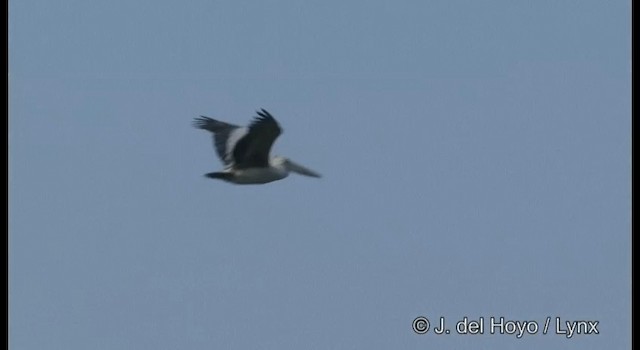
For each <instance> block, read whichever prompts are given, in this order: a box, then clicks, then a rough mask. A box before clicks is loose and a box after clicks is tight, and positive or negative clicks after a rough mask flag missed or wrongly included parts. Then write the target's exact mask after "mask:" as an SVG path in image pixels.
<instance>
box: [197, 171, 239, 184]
mask: <svg viewBox="0 0 640 350" xmlns="http://www.w3.org/2000/svg"><path fill="white" fill-rule="evenodd" d="M204 176H206V177H208V178H210V179H220V180H224V181H229V182H232V180H233V173H228V172H220V171H217V172H214V173H207V174H204Z"/></svg>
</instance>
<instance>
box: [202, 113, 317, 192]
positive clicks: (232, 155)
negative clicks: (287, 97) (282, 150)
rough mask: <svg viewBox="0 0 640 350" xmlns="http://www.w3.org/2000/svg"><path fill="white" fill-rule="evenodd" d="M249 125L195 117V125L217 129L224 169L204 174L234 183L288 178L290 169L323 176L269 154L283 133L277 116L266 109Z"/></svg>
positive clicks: (215, 142) (215, 139)
mask: <svg viewBox="0 0 640 350" xmlns="http://www.w3.org/2000/svg"><path fill="white" fill-rule="evenodd" d="M257 113H258V116H257V117H255V119H254V120H253V121H252V122H251V124H249V126H248V127H239V126H237V125H233V124H229V123H225V122H221V121H218V120H215V119H212V118H209V117H205V116H200V117H199V118H195V120H194V121H193V126H194V127H196V128H198V129H203V130H207V131H210V132H211V133H213V145H214V148H215V149H216V152H217V153H218V156H219V157H220V159H221V160H222V163H224V166H225V168H224V170H223V171H218V172H213V173H208V174H205V175H204V176H206V177H208V178H211V179H221V180H224V181H227V182H231V183H234V184H265V183H268V182H272V181H276V180H281V179H284V178H285V177H287V176H288V175H289V172H290V171H293V172H296V173H298V174H302V175H306V176H311V177H320V174H318V173H316V172H314V171H312V170H309V169H307V168H305V167H303V166H302V165H299V164H296V163H294V162H292V161H291V160H289V159H287V158H285V157H280V156H273V157H270V156H269V151H270V149H271V146H272V145H273V143H274V141H275V140H276V138H278V136H279V135H280V134H281V133H282V129H281V128H280V126H279V125H278V122H276V120H275V118H273V116H272V115H271V114H270V113H269V112H267V111H266V110H264V109H262V110H261V111H258V112H257Z"/></svg>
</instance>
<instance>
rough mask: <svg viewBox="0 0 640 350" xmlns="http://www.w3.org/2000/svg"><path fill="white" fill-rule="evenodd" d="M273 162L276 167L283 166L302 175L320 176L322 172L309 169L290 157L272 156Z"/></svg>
mask: <svg viewBox="0 0 640 350" xmlns="http://www.w3.org/2000/svg"><path fill="white" fill-rule="evenodd" d="M271 164H272V165H273V166H275V167H282V168H284V169H286V170H287V171H293V172H294V173H298V174H300V175H305V176H311V177H320V174H318V173H316V172H315V171H313V170H310V169H307V168H305V167H303V166H302V165H300V164H297V163H294V162H292V161H291V160H290V159H288V158H285V157H281V156H274V157H273V158H271Z"/></svg>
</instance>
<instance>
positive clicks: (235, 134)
mask: <svg viewBox="0 0 640 350" xmlns="http://www.w3.org/2000/svg"><path fill="white" fill-rule="evenodd" d="M193 126H194V127H196V128H199V129H203V130H207V131H210V132H211V133H213V146H214V148H215V149H216V152H217V153H218V156H219V157H220V159H221V160H222V162H223V163H224V164H225V166H227V167H229V166H231V165H232V164H233V163H234V162H235V160H234V159H233V149H234V147H235V145H236V143H237V142H238V140H240V139H241V138H242V136H244V135H246V134H247V132H248V129H247V128H241V127H239V126H237V125H233V124H229V123H225V122H221V121H219V120H215V119H213V118H209V117H205V116H200V118H195V120H194V121H193Z"/></svg>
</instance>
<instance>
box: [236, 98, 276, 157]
mask: <svg viewBox="0 0 640 350" xmlns="http://www.w3.org/2000/svg"><path fill="white" fill-rule="evenodd" d="M281 133H282V129H281V128H280V125H278V122H277V121H276V120H275V118H273V116H272V115H271V114H270V113H269V112H267V111H266V110H264V109H262V110H261V111H259V112H258V116H257V117H256V118H255V119H254V120H253V122H252V123H251V124H250V125H249V130H248V132H247V133H246V134H245V135H244V136H242V137H241V138H240V139H239V140H238V142H237V143H236V144H235V147H234V149H233V159H234V160H235V167H237V168H262V167H268V166H269V152H270V151H271V146H273V143H274V142H275V140H276V139H277V138H278V136H280V134H281Z"/></svg>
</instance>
